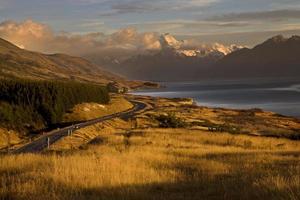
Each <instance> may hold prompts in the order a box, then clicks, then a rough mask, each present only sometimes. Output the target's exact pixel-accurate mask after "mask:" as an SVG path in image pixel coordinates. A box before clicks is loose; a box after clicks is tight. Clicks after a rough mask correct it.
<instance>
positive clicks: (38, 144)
mask: <svg viewBox="0 0 300 200" xmlns="http://www.w3.org/2000/svg"><path fill="white" fill-rule="evenodd" d="M130 102H131V103H132V104H133V105H134V107H133V108H131V109H129V110H126V111H123V112H119V113H115V114H112V115H107V116H104V117H100V118H97V119H92V120H89V121H85V122H81V123H78V124H74V125H72V126H68V127H65V128H61V129H57V130H54V131H51V132H49V133H47V134H44V136H42V137H40V138H39V139H37V140H35V141H33V142H31V143H29V144H27V145H25V146H23V147H21V148H19V149H17V150H15V151H14V152H13V153H35V152H39V151H42V150H43V149H45V148H47V147H48V143H49V145H51V144H53V143H54V142H56V141H58V140H59V139H61V138H63V137H65V136H68V135H69V134H70V133H71V131H72V132H74V131H75V130H78V129H81V128H84V127H87V126H90V125H93V124H96V123H99V122H103V121H106V120H110V119H113V118H117V117H120V118H122V119H129V118H131V117H133V116H134V115H136V112H138V111H141V110H143V109H144V108H146V104H144V103H142V102H138V101H131V100H130Z"/></svg>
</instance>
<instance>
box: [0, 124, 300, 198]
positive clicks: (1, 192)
mask: <svg viewBox="0 0 300 200" xmlns="http://www.w3.org/2000/svg"><path fill="white" fill-rule="evenodd" d="M299 156H300V143H298V142H296V141H290V140H285V139H274V138H260V137H250V136H241V135H230V134H226V133H209V132H206V131H196V130H194V131H193V130H184V129H145V130H134V131H122V130H117V131H115V132H114V133H109V134H108V133H104V132H99V133H98V136H97V137H96V138H95V139H93V140H91V141H90V142H89V144H88V145H87V146H86V147H85V150H72V151H69V152H64V153H45V154H42V155H33V154H27V155H6V156H1V159H0V173H1V174H0V177H1V178H0V197H1V198H2V199H9V198H10V199H295V200H296V199H300V158H299Z"/></svg>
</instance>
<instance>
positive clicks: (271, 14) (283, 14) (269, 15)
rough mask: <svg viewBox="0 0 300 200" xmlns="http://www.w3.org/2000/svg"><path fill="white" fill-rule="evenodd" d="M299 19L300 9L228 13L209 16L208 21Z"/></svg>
mask: <svg viewBox="0 0 300 200" xmlns="http://www.w3.org/2000/svg"><path fill="white" fill-rule="evenodd" d="M286 19H300V10H271V11H260V12H244V13H230V14H224V15H219V16H214V17H211V18H209V19H208V20H210V21H241V20H249V21H252V20H263V21H265V20H286Z"/></svg>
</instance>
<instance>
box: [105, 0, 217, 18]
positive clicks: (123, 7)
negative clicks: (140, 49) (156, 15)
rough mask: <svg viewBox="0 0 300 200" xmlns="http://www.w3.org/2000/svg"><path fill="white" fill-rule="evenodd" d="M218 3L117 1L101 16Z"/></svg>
mask: <svg viewBox="0 0 300 200" xmlns="http://www.w3.org/2000/svg"><path fill="white" fill-rule="evenodd" d="M218 1H219V0H185V1H182V0H152V1H147V0H122V1H120V0H119V1H118V0H117V1H114V2H113V3H111V4H109V8H110V10H109V11H105V12H102V13H100V15H114V14H127V13H146V12H156V11H182V10H187V9H199V8H202V7H207V6H209V5H211V4H213V3H216V2H218Z"/></svg>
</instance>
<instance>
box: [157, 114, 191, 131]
mask: <svg viewBox="0 0 300 200" xmlns="http://www.w3.org/2000/svg"><path fill="white" fill-rule="evenodd" d="M156 120H157V121H158V122H159V127H161V128H184V127H186V126H187V124H186V122H185V121H184V120H182V119H180V118H178V117H176V115H175V114H174V113H171V114H167V115H159V116H158V117H156Z"/></svg>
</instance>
